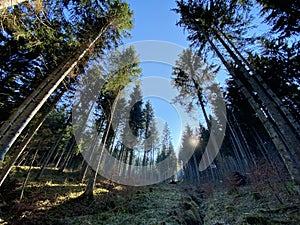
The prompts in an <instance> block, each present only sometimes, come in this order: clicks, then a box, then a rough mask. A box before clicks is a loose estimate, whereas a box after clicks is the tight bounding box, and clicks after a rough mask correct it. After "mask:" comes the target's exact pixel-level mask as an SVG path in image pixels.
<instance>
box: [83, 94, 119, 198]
mask: <svg viewBox="0 0 300 225" xmlns="http://www.w3.org/2000/svg"><path fill="white" fill-rule="evenodd" d="M120 92H121V90H118V92H117V95H116V98H115V100H114V102H113V105H112V108H111V111H110V115H109V119H108V124H107V127H106V129H105V130H106V131H105V134H104V137H103V140H102V146H101V150H100V153H99V158H98V162H97V164H96V168H95V171H93V175H92V176H91V178H90V179H89V181H88V185H87V186H86V190H85V192H84V194H83V195H84V196H86V197H92V196H93V195H94V188H95V184H96V179H97V175H98V171H99V168H100V164H101V161H102V160H101V159H102V157H103V152H104V151H105V146H106V142H107V140H108V138H109V133H110V132H109V131H110V128H111V125H112V120H113V116H114V113H115V110H116V106H117V102H118V100H119V96H120Z"/></svg>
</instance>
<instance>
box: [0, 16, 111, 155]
mask: <svg viewBox="0 0 300 225" xmlns="http://www.w3.org/2000/svg"><path fill="white" fill-rule="evenodd" d="M113 22H114V21H111V22H110V23H107V24H105V25H104V26H103V28H102V29H101V30H100V32H99V33H98V34H97V36H95V37H94V38H93V41H91V42H89V43H88V44H87V46H84V47H82V48H79V49H78V51H77V52H76V54H75V55H74V56H73V57H71V58H70V59H69V60H67V61H66V62H65V63H64V65H63V66H62V67H60V68H59V69H56V70H55V71H54V72H53V73H52V74H50V75H49V76H48V77H47V78H46V79H45V80H44V81H43V82H42V83H41V84H40V85H39V86H38V88H37V89H36V91H34V92H33V93H32V94H31V95H30V96H29V97H28V98H27V99H26V100H25V101H24V103H23V104H22V105H21V106H20V107H19V109H18V110H16V112H15V113H14V114H13V115H11V116H10V118H9V119H8V121H7V122H6V123H4V125H3V126H2V127H1V131H2V132H1V134H0V160H3V159H4V156H5V154H6V153H7V151H8V150H9V149H10V147H11V146H12V145H13V143H14V142H15V141H16V139H17V138H18V137H19V135H20V134H21V132H22V131H23V130H24V128H25V127H26V126H27V125H28V123H29V122H30V121H31V120H32V118H33V117H34V116H35V114H36V113H37V112H38V111H39V110H40V108H41V107H42V106H43V104H44V103H45V102H46V101H47V99H48V98H49V96H50V95H51V94H52V93H53V92H54V91H55V90H56V89H57V87H58V86H59V85H60V84H61V82H62V81H63V80H64V79H65V78H66V76H67V75H68V74H69V73H70V72H71V71H72V70H73V69H74V68H75V67H76V65H78V63H79V62H80V61H81V60H82V59H83V58H84V57H85V56H86V54H87V53H89V51H90V50H91V49H92V48H93V47H94V45H95V44H96V43H97V42H98V41H99V40H100V38H101V37H102V35H103V33H104V32H105V31H106V30H107V29H108V28H109V26H110V25H111V24H112V23H113Z"/></svg>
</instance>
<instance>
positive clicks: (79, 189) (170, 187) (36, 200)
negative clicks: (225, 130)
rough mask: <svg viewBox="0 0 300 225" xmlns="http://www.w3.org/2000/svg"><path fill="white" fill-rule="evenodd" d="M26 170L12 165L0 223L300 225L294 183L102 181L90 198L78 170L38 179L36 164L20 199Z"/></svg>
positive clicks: (48, 172)
mask: <svg viewBox="0 0 300 225" xmlns="http://www.w3.org/2000/svg"><path fill="white" fill-rule="evenodd" d="M27 169H28V168H26V167H21V168H15V169H14V171H13V173H12V175H11V176H10V179H9V182H6V184H5V185H4V187H2V188H1V190H0V191H1V195H0V224H11V225H19V224H20V225H21V224H22V225H27V224H28V225H29V224H32V225H34V224H43V225H44V224H58V225H63V224H66V225H67V224H70V225H76V224H80V225H89V224H93V225H94V224H103V225H108V224H114V225H126V224H128V225H134V224H149V225H150V224H153V225H154V224H156V225H158V224H161V225H163V224H165V225H167V224H187V225H194V224H195V225H197V224H199V225H202V224H205V225H222V224H223V225H250V224H254V225H260V224H263V225H276V224H278V225H279V224H287V225H299V224H300V199H299V195H297V194H295V193H296V191H295V190H294V187H293V186H292V185H289V186H288V190H289V192H290V194H288V192H287V191H283V190H282V186H281V185H274V184H273V185H264V186H263V185H260V186H259V185H246V186H244V187H239V188H228V187H227V188H224V187H223V188H219V189H216V188H214V187H213V185H211V184H205V185H201V186H195V185H190V184H186V183H180V184H179V183H177V184H169V183H161V184H157V185H151V186H145V187H129V186H122V185H118V184H115V183H112V182H110V181H108V180H104V179H101V180H99V183H98V184H97V186H96V190H95V196H94V198H84V197H82V194H83V192H84V190H85V185H84V184H78V183H77V181H76V179H74V177H76V173H73V172H65V173H59V171H58V170H53V169H47V170H46V171H45V174H44V176H43V177H42V179H41V180H40V181H39V182H37V181H34V177H35V174H37V172H38V168H34V169H33V170H32V171H31V176H30V179H29V180H28V182H27V184H26V186H25V192H24V197H23V199H22V200H20V193H21V189H22V183H23V180H24V179H25V178H24V177H25V176H26V173H27ZM278 187H280V188H278Z"/></svg>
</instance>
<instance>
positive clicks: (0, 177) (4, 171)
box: [0, 91, 64, 186]
mask: <svg viewBox="0 0 300 225" xmlns="http://www.w3.org/2000/svg"><path fill="white" fill-rule="evenodd" d="M63 93H64V92H63V91H61V93H59V94H57V96H56V97H55V99H54V100H53V101H52V103H51V104H50V106H49V107H48V108H47V109H46V110H45V111H44V112H43V113H42V115H41V117H40V118H39V120H38V121H37V123H36V124H35V126H34V127H33V128H31V129H30V131H29V133H28V134H27V135H26V137H25V139H24V140H23V142H22V143H21V145H20V146H18V149H16V151H15V153H14V155H13V156H12V157H11V158H10V161H9V163H8V164H6V165H5V167H4V168H3V169H2V171H1V175H0V186H1V185H2V184H3V182H4V180H5V179H6V177H7V175H8V174H9V172H10V170H11V168H12V167H13V166H14V164H15V163H16V161H17V160H18V158H19V157H20V156H21V155H22V153H23V152H24V150H25V149H26V147H27V145H28V144H29V142H30V141H31V139H32V138H33V136H34V135H35V134H36V132H37V131H38V129H39V128H40V127H41V126H42V124H43V123H44V121H45V119H46V117H47V116H48V114H49V113H50V112H51V110H52V109H53V107H54V106H55V104H56V103H57V102H58V101H59V99H60V98H61V96H62V95H63Z"/></svg>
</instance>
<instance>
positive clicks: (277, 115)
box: [215, 33, 300, 162]
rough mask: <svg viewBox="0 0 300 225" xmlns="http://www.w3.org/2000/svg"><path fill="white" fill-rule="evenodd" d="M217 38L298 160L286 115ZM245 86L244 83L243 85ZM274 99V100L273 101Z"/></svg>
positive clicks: (299, 148)
mask: <svg viewBox="0 0 300 225" xmlns="http://www.w3.org/2000/svg"><path fill="white" fill-rule="evenodd" d="M215 35H216V38H217V40H219V41H220V42H221V44H222V45H223V47H224V48H225V49H226V50H227V52H228V53H229V54H230V56H231V57H232V59H233V60H234V62H236V63H237V64H238V66H239V69H240V71H241V73H240V75H241V76H242V77H243V79H244V80H246V82H247V83H248V84H249V85H250V87H251V89H252V90H253V91H255V92H257V96H256V97H257V98H258V99H260V100H261V102H262V104H263V107H264V108H265V109H266V111H265V112H266V113H267V114H269V115H270V118H272V120H273V121H274V123H275V124H276V127H277V129H278V130H279V132H280V133H281V135H282V139H283V142H284V143H285V144H286V145H287V147H288V149H289V151H290V152H291V153H292V154H293V158H294V159H295V161H298V162H299V160H300V157H299V152H300V145H299V144H298V143H299V138H298V137H297V134H296V132H295V130H293V129H292V128H291V126H290V123H289V121H287V120H286V119H285V118H286V117H287V116H286V115H284V116H283V115H282V112H281V111H280V110H279V109H278V106H276V105H275V104H274V101H275V100H274V99H272V98H270V97H269V96H268V95H267V94H266V93H265V90H264V89H263V88H261V87H260V85H259V84H258V82H256V81H255V80H254V78H253V76H251V74H250V73H249V72H248V71H247V70H246V68H245V66H244V65H243V64H242V62H241V61H240V60H239V59H238V57H237V56H236V55H235V54H234V52H233V51H232V50H231V49H230V47H229V46H228V45H227V44H226V43H225V41H224V40H223V38H222V37H220V35H219V34H217V33H216V34H215ZM236 76H239V74H236ZM244 86H245V85H244ZM273 100H274V101H273Z"/></svg>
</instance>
